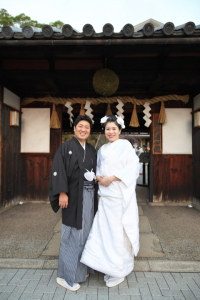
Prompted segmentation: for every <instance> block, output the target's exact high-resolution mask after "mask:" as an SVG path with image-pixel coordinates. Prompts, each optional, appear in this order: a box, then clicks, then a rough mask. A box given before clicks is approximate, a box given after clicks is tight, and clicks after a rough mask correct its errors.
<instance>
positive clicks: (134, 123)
mask: <svg viewBox="0 0 200 300" xmlns="http://www.w3.org/2000/svg"><path fill="white" fill-rule="evenodd" d="M129 126H131V127H140V123H139V121H138V116H137V110H136V104H134V108H133V112H132V115H131V121H130V124H129Z"/></svg>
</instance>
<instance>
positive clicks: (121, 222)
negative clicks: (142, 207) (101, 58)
mask: <svg viewBox="0 0 200 300" xmlns="http://www.w3.org/2000/svg"><path fill="white" fill-rule="evenodd" d="M101 123H102V125H103V126H104V128H105V136H106V138H107V139H108V141H109V143H108V144H105V145H103V146H102V147H101V148H100V149H99V151H98V155H97V174H96V175H97V176H96V177H97V180H98V181H99V191H98V195H99V196H100V198H99V205H98V211H97V213H96V216H95V219H94V222H93V225H92V228H91V231H90V234H89V237H88V239H87V242H86V245H85V249H84V251H83V254H82V257H81V262H82V263H83V264H85V265H87V266H89V267H91V268H92V269H95V270H97V271H100V272H102V273H104V274H105V276H104V280H105V281H106V285H107V286H108V287H113V286H115V285H118V284H120V283H121V282H123V281H124V278H125V276H127V275H128V274H129V273H130V272H132V270H133V268H134V256H136V255H137V253H138V251H139V225H138V223H139V217H138V207H137V202H136V192H135V188H136V180H137V177H138V176H139V159H138V157H137V155H136V153H135V149H134V148H133V147H132V145H131V144H130V142H128V141H127V140H125V139H119V135H120V133H121V129H123V128H125V126H124V121H123V119H122V118H121V117H118V116H108V117H107V116H105V117H104V118H102V119H101Z"/></svg>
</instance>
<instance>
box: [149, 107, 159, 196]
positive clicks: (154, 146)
mask: <svg viewBox="0 0 200 300" xmlns="http://www.w3.org/2000/svg"><path fill="white" fill-rule="evenodd" d="M158 117H159V113H153V115H152V123H151V128H150V138H151V140H150V143H151V146H150V149H151V154H150V172H149V173H150V176H149V177H150V178H149V179H150V183H149V195H150V199H149V202H153V198H154V197H155V196H156V197H158V198H159V197H160V195H161V188H162V187H161V184H162V181H161V178H159V177H158V176H157V174H158V172H159V163H158V158H159V157H160V154H162V144H161V141H162V127H161V124H159V123H158Z"/></svg>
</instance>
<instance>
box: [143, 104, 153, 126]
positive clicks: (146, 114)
mask: <svg viewBox="0 0 200 300" xmlns="http://www.w3.org/2000/svg"><path fill="white" fill-rule="evenodd" d="M143 106H144V108H145V109H144V110H143V113H144V114H145V116H144V117H143V119H144V120H145V121H146V123H145V124H144V126H146V127H149V126H150V125H151V122H152V121H151V120H150V117H151V114H150V110H151V107H150V104H149V102H145V104H144V105H143Z"/></svg>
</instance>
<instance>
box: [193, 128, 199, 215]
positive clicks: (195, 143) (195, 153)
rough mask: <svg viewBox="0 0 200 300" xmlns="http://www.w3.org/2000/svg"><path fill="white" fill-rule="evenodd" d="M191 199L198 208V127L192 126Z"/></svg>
mask: <svg viewBox="0 0 200 300" xmlns="http://www.w3.org/2000/svg"><path fill="white" fill-rule="evenodd" d="M193 201H194V205H195V206H196V207H198V208H199V209H200V128H199V127H196V128H193Z"/></svg>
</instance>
